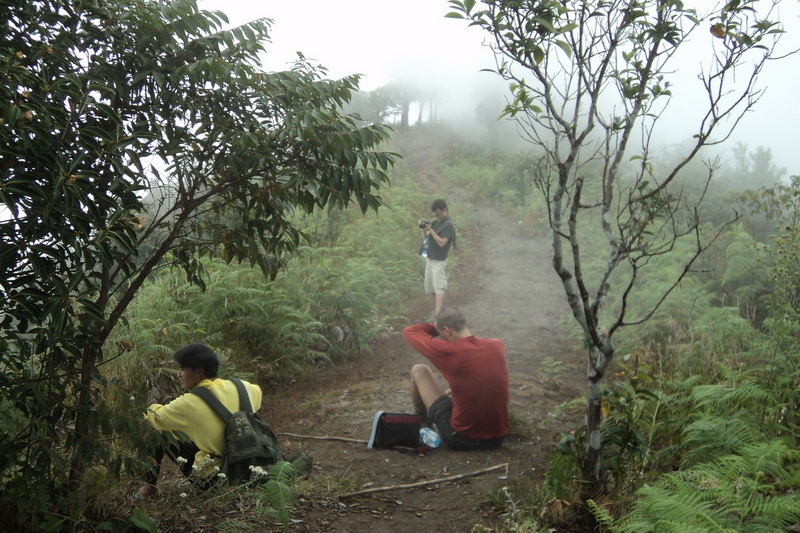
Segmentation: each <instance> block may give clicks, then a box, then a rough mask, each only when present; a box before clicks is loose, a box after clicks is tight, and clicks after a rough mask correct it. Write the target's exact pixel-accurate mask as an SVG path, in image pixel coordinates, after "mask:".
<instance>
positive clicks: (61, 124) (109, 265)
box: [0, 0, 397, 510]
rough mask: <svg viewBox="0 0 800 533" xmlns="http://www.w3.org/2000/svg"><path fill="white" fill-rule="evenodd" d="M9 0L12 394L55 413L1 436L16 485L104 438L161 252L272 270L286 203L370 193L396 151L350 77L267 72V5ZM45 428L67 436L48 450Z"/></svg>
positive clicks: (46, 473) (194, 270)
mask: <svg viewBox="0 0 800 533" xmlns="http://www.w3.org/2000/svg"><path fill="white" fill-rule="evenodd" d="M4 5H6V6H7V7H6V8H5V9H7V11H8V12H7V13H6V15H5V17H4V23H3V26H2V30H0V75H2V77H3V80H4V83H3V84H2V87H0V146H2V148H0V172H1V173H2V174H0V202H2V213H3V216H2V217H1V218H0V235H2V239H0V294H1V295H2V298H1V299H0V301H2V307H0V326H2V337H3V338H4V339H6V342H7V344H6V346H7V347H9V349H8V350H6V351H4V352H3V355H2V361H0V367H2V368H3V369H4V371H7V372H10V373H11V375H12V376H14V379H13V382H12V384H11V385H9V387H7V388H4V389H3V400H7V401H8V402H10V403H8V404H5V403H4V405H8V406H9V408H10V409H12V410H14V412H19V413H22V414H23V416H30V417H31V419H33V418H38V417H39V416H41V414H42V413H47V414H46V415H45V417H46V420H45V421H43V425H42V426H35V427H34V426H31V427H28V428H24V429H22V428H21V429H20V433H18V434H15V436H14V438H13V439H14V440H13V442H11V441H9V439H11V437H10V436H4V437H3V438H2V447H3V448H4V449H7V450H9V454H10V455H9V457H11V458H12V459H11V460H10V462H8V463H7V464H8V465H15V466H13V467H11V468H12V469H11V470H10V471H5V470H4V471H3V476H4V480H8V481H9V482H10V483H11V484H12V485H14V483H15V480H17V481H20V483H22V481H21V480H24V479H27V477H26V476H27V474H26V472H27V469H28V468H32V467H33V466H34V465H36V466H37V467H38V468H40V469H41V470H42V471H40V472H39V473H38V474H37V479H39V480H40V481H38V482H37V483H35V484H33V485H32V486H30V487H28V488H25V489H23V487H25V484H24V483H22V484H21V485H19V486H18V489H19V490H23V491H38V490H42V491H47V490H49V489H50V488H52V487H56V486H58V485H60V484H62V483H64V482H66V481H67V480H69V481H70V482H72V481H75V480H77V479H78V478H79V477H80V475H81V472H83V471H84V470H85V468H86V467H87V465H89V464H93V462H94V461H95V460H104V459H109V458H110V457H112V455H113V454H112V453H111V451H110V450H108V449H104V448H103V447H102V445H101V442H102V439H99V438H97V437H98V435H97V434H96V432H99V431H101V429H100V426H99V425H98V424H99V423H100V422H101V421H102V419H103V416H102V414H101V413H99V412H98V410H100V409H101V408H100V407H98V405H99V404H98V403H97V402H95V401H94V400H93V398H92V395H93V392H92V383H93V380H94V379H95V377H96V366H97V365H98V364H99V363H101V361H103V360H104V359H106V358H107V356H108V355H116V354H104V353H103V342H104V341H105V339H106V338H107V337H108V335H109V333H110V332H111V330H112V329H113V328H114V326H115V325H116V324H117V323H118V322H119V321H120V320H121V319H122V318H123V316H124V314H125V310H126V308H127V306H128V305H129V304H130V302H131V300H132V299H133V297H134V295H135V294H136V292H137V290H138V289H139V288H140V287H141V285H142V283H143V282H144V281H145V279H147V277H148V276H149V275H150V274H151V273H153V272H154V270H155V269H157V268H160V267H162V266H166V265H169V264H174V265H179V266H180V267H181V268H182V269H183V270H184V271H185V273H186V275H187V277H188V278H189V279H190V280H192V281H193V282H195V283H197V284H201V285H202V283H203V276H202V267H201V264H202V263H201V262H200V261H199V259H201V258H202V257H204V256H214V257H220V256H221V257H223V258H224V259H225V260H226V261H229V262H230V261H237V262H242V261H248V262H250V263H251V264H253V265H258V266H259V267H260V268H261V269H262V270H263V272H264V273H265V274H266V275H268V276H274V275H275V274H276V273H277V272H278V270H279V269H280V267H281V265H282V257H283V256H284V255H285V254H286V253H290V252H292V251H293V250H295V249H296V248H297V247H298V246H299V245H300V243H301V242H302V241H303V235H302V233H301V232H300V230H299V229H298V228H296V227H295V226H294V225H293V224H292V218H291V217H292V215H293V213H294V212H295V211H296V210H300V211H303V212H312V211H315V210H318V209H322V208H334V209H335V208H343V207H346V206H348V205H350V204H355V205H356V206H357V207H358V208H359V209H360V210H361V211H362V212H366V211H367V210H370V209H373V210H375V209H377V208H378V207H379V206H380V205H381V196H380V189H381V188H382V187H384V186H385V185H386V184H387V183H388V178H389V171H390V168H391V166H392V165H393V163H394V161H395V160H396V158H397V156H396V155H395V154H392V153H389V152H386V151H384V150H382V149H381V146H382V144H383V143H384V141H386V140H387V139H388V137H389V135H390V130H389V129H388V128H387V127H386V126H383V125H381V124H369V125H366V126H365V125H363V124H362V122H361V121H360V120H359V118H358V117H357V116H355V115H348V114H346V113H344V112H343V111H342V107H343V106H344V105H345V104H347V103H348V102H349V100H350V98H351V96H352V94H353V93H354V92H355V91H357V88H358V81H359V80H358V77H357V76H350V77H346V78H343V79H340V80H330V79H326V78H325V76H326V71H325V69H324V68H322V67H319V66H315V65H312V64H310V63H309V62H308V61H305V60H304V58H302V56H301V57H300V59H299V60H298V62H297V63H296V65H294V67H293V68H291V69H290V70H288V71H286V72H263V71H262V70H261V69H260V67H259V65H260V56H261V54H264V53H266V52H267V46H266V45H267V44H268V43H269V38H270V25H271V21H269V20H256V21H254V22H251V23H248V24H245V25H243V26H239V27H234V28H229V29H226V24H227V19H226V17H225V15H224V14H222V13H219V12H208V11H202V10H200V9H199V8H198V6H197V3H196V2H195V1H194V0H176V1H173V2H168V3H166V2H147V1H140V0H122V1H119V2H105V1H99V0H98V1H94V0H90V1H87V2H81V3H79V4H75V3H64V2H55V3H47V2H40V1H38V0H29V1H23V2H15V3H10V4H8V3H6V4H4ZM125 349H126V348H124V347H123V348H121V350H123V351H124V350H125ZM27 398H37V401H36V402H35V403H31V402H29V401H27ZM47 427H49V428H56V427H67V428H72V429H68V431H72V432H74V434H73V435H72V437H71V438H68V439H65V440H60V442H62V443H63V445H61V446H56V447H55V448H54V449H50V447H49V445H48V444H47V442H45V441H43V440H42V439H41V435H38V434H37V432H39V431H44V429H41V428H47ZM37 428H40V429H37ZM37 443H39V444H37ZM23 450H24V451H25V452H24V453H25V455H26V456H27V457H29V458H30V462H29V463H22V462H21V461H22V456H21V455H19V454H22V453H23ZM109 460H110V459H109ZM9 467H10V466H9ZM3 468H6V466H5V464H4V467H3ZM8 476H11V477H10V478H9V477H8ZM26 494H28V493H27V492H26ZM23 499H24V497H23ZM29 501H30V502H34V503H35V502H41V505H42V506H43V509H45V510H46V508H47V505H48V503H47V498H37V497H31V498H30V499H29ZM34 503H31V505H33V504H34Z"/></svg>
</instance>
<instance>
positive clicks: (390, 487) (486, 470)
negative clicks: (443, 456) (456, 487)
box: [339, 463, 508, 500]
mask: <svg viewBox="0 0 800 533" xmlns="http://www.w3.org/2000/svg"><path fill="white" fill-rule="evenodd" d="M501 468H505V469H506V472H508V463H503V464H501V465H495V466H490V467H489V468H484V469H482V470H475V471H474V472H467V473H465V474H458V475H455V476H450V477H446V478H442V479H432V480H429V481H418V482H416V483H408V484H406V485H387V486H385V487H375V488H372V489H364V490H359V491H356V492H348V493H347V494H341V495H339V499H340V500H341V499H344V498H352V497H353V496H362V495H364V494H372V493H373V492H388V491H391V490H403V489H413V488H417V487H425V486H427V485H436V484H438V483H447V482H448V481H456V480H458V479H464V478H467V477H474V476H480V475H481V474H487V473H489V472H494V471H495V470H500V469H501Z"/></svg>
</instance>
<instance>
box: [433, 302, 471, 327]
mask: <svg viewBox="0 0 800 533" xmlns="http://www.w3.org/2000/svg"><path fill="white" fill-rule="evenodd" d="M444 327H448V328H450V329H452V330H453V331H463V330H464V328H465V327H467V319H466V318H464V315H462V314H461V311H459V310H458V309H456V308H455V307H444V308H442V310H441V311H439V314H438V315H436V328H437V329H439V328H444Z"/></svg>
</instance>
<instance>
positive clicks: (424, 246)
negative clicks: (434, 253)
mask: <svg viewBox="0 0 800 533" xmlns="http://www.w3.org/2000/svg"><path fill="white" fill-rule="evenodd" d="M428 246H430V237H425V240H424V241H422V251H421V252H420V255H421V256H422V257H428Z"/></svg>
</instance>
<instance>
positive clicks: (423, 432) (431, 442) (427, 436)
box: [419, 428, 442, 448]
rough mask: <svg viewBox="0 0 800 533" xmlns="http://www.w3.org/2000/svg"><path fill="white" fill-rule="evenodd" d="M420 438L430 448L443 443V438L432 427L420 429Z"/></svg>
mask: <svg viewBox="0 0 800 533" xmlns="http://www.w3.org/2000/svg"><path fill="white" fill-rule="evenodd" d="M419 440H420V441H421V442H422V443H423V444H424V445H425V446H427V447H428V448H438V447H439V445H440V444H441V443H442V439H441V438H439V435H438V434H437V433H436V432H435V431H434V430H432V429H431V428H422V429H420V430H419Z"/></svg>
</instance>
